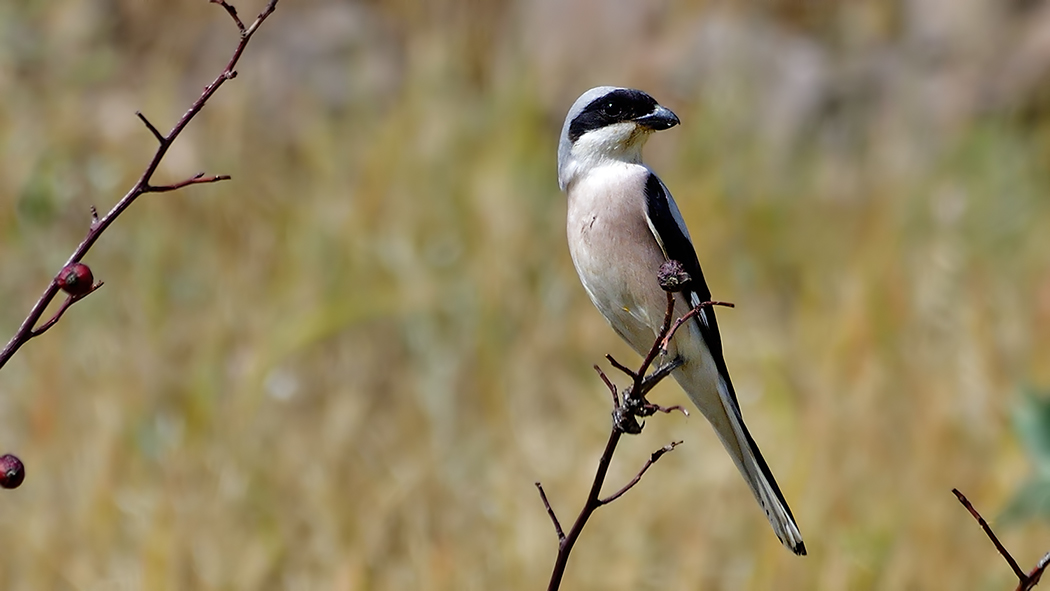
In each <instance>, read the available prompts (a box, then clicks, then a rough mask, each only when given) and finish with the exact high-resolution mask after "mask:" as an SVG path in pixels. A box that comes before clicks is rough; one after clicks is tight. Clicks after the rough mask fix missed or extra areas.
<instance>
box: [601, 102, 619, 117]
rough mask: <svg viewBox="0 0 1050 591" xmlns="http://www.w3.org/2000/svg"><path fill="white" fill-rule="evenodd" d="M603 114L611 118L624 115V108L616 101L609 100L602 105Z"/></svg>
mask: <svg viewBox="0 0 1050 591" xmlns="http://www.w3.org/2000/svg"><path fill="white" fill-rule="evenodd" d="M602 115H604V116H606V117H608V118H610V119H615V118H617V117H619V116H620V115H623V109H622V108H620V105H617V104H616V103H613V102H608V103H605V104H604V105H602Z"/></svg>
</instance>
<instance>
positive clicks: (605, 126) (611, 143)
mask: <svg viewBox="0 0 1050 591" xmlns="http://www.w3.org/2000/svg"><path fill="white" fill-rule="evenodd" d="M678 123H679V120H678V116H677V115H675V114H674V113H672V112H671V110H670V109H668V108H667V107H664V106H661V105H660V104H659V103H657V102H656V100H655V99H653V97H651V96H649V95H648V94H646V93H644V92H642V91H640V90H634V89H632V88H618V87H615V86H599V87H597V88H592V89H590V90H588V91H587V92H585V93H583V94H582V95H581V96H580V98H578V99H576V102H575V103H573V105H572V108H571V109H569V114H568V115H566V117H565V125H564V126H563V127H562V130H561V141H560V142H559V144H558V183H559V185H561V188H562V190H565V189H566V187H568V185H569V183H570V182H571V181H572V179H573V178H575V177H576V176H577V175H578V174H580V173H581V172H583V171H585V170H586V169H588V168H589V167H592V166H595V165H597V164H599V163H601V162H603V161H606V160H620V161H625V162H641V159H642V145H644V144H645V140H646V139H648V138H649V134H651V133H652V132H654V131H660V130H663V129H669V128H671V127H674V126H675V125H678Z"/></svg>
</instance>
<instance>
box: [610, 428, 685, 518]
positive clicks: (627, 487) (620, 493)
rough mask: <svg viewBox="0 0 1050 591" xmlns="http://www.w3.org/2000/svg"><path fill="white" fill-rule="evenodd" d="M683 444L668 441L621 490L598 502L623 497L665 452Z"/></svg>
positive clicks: (651, 455) (650, 456)
mask: <svg viewBox="0 0 1050 591" xmlns="http://www.w3.org/2000/svg"><path fill="white" fill-rule="evenodd" d="M681 444H682V442H681V441H672V442H671V443H668V444H667V445H665V446H663V447H661V448H660V449H658V450H656V451H654V452H653V453H652V454H650V455H649V459H648V460H646V462H645V465H644V466H642V469H641V470H639V471H638V474H636V475H635V476H634V478H632V479H631V481H630V482H628V483H627V484H625V485H624V487H623V488H621V489H620V490H618V491H616V492H614V493H613V494H612V495H610V496H608V497H606V498H604V499H601V500H599V501H598V504H599V505H608V504H609V503H611V502H613V501H615V500H616V499H618V498H620V497H622V496H623V495H624V493H625V492H627V491H629V490H631V488H633V487H634V485H636V484H638V483H639V482H641V480H642V476H644V475H645V472H646V470H648V469H649V467H650V466H652V465H653V464H655V463H656V461H657V460H659V459H660V457H661V456H663V455H664V454H665V453H667V452H669V451H671V450H673V449H674V448H676V447H678V446H679V445H681Z"/></svg>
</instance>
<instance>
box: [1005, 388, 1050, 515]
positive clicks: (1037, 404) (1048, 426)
mask: <svg viewBox="0 0 1050 591" xmlns="http://www.w3.org/2000/svg"><path fill="white" fill-rule="evenodd" d="M1014 429H1015V430H1016V431H1017V435H1018V436H1019V437H1020V439H1021V442H1022V443H1023V444H1024V447H1025V449H1026V451H1027V452H1028V457H1029V459H1030V460H1031V462H1032V464H1033V465H1034V467H1035V474H1033V475H1032V476H1031V477H1029V479H1028V480H1027V481H1026V482H1025V483H1023V484H1022V485H1021V486H1020V487H1018V490H1017V492H1016V493H1015V494H1014V497H1013V498H1012V499H1011V500H1010V502H1009V504H1007V506H1006V509H1005V510H1004V511H1003V515H1002V516H1001V517H1000V519H1001V520H1002V521H1003V522H1005V523H1016V522H1018V521H1022V520H1025V519H1032V518H1036V517H1038V518H1047V517H1050V399H1048V398H1047V397H1046V396H1045V395H1040V394H1037V393H1035V392H1026V393H1025V395H1024V396H1023V398H1022V400H1021V401H1020V402H1019V403H1018V404H1017V408H1015V409H1014Z"/></svg>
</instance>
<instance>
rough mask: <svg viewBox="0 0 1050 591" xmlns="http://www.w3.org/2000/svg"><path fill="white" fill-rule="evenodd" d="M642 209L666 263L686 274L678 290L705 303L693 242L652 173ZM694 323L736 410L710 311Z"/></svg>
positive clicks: (706, 291) (707, 294)
mask: <svg viewBox="0 0 1050 591" xmlns="http://www.w3.org/2000/svg"><path fill="white" fill-rule="evenodd" d="M645 207H646V214H647V215H648V216H649V226H650V228H652V231H653V234H654V235H655V236H656V241H657V242H659V243H660V248H661V249H663V251H664V256H665V257H667V258H668V260H675V261H678V262H679V263H682V266H683V267H685V271H686V273H689V277H690V281H689V283H687V284H685V288H684V289H683V290H682V293H683V294H684V295H685V296H686V298H687V301H689V302H690V303H691V305H693V306H696V305H697V304H699V303H701V302H706V301H709V300H710V299H711V290H710V289H709V288H708V287H707V282H706V281H704V272H703V270H702V269H701V268H700V261H699V260H698V259H697V258H696V250H694V249H693V243H692V241H690V240H689V236H688V234H687V233H686V229H685V226H684V224H683V223H682V222H681V221H680V220H681V218H680V216H679V215H676V209H672V208H674V207H675V206H674V205H672V204H671V198H670V196H669V195H668V191H667V187H665V186H664V184H663V182H661V181H660V178H659V177H657V176H656V175H655V174H654V173H652V172H650V173H649V178H648V180H646V182H645ZM694 320H695V321H696V324H697V326H698V327H699V328H700V334H701V335H702V336H703V337H704V343H705V344H706V345H707V349H708V350H709V351H711V357H713V358H714V360H715V367H717V368H718V373H719V374H721V375H722V378H723V379H724V380H725V382H726V386H727V387H728V389H729V395H730V396H731V397H732V399H733V404H735V405H737V408H739V404H738V403H737V400H736V391H735V390H734V389H733V382H732V381H730V379H729V369H728V368H727V367H726V361H725V357H724V356H723V355H722V337H721V335H719V334H718V319H717V318H715V311H714V309H713V308H704V309H703V310H701V311H700V313H699V314H698V315H697V316H695V317H694Z"/></svg>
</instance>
